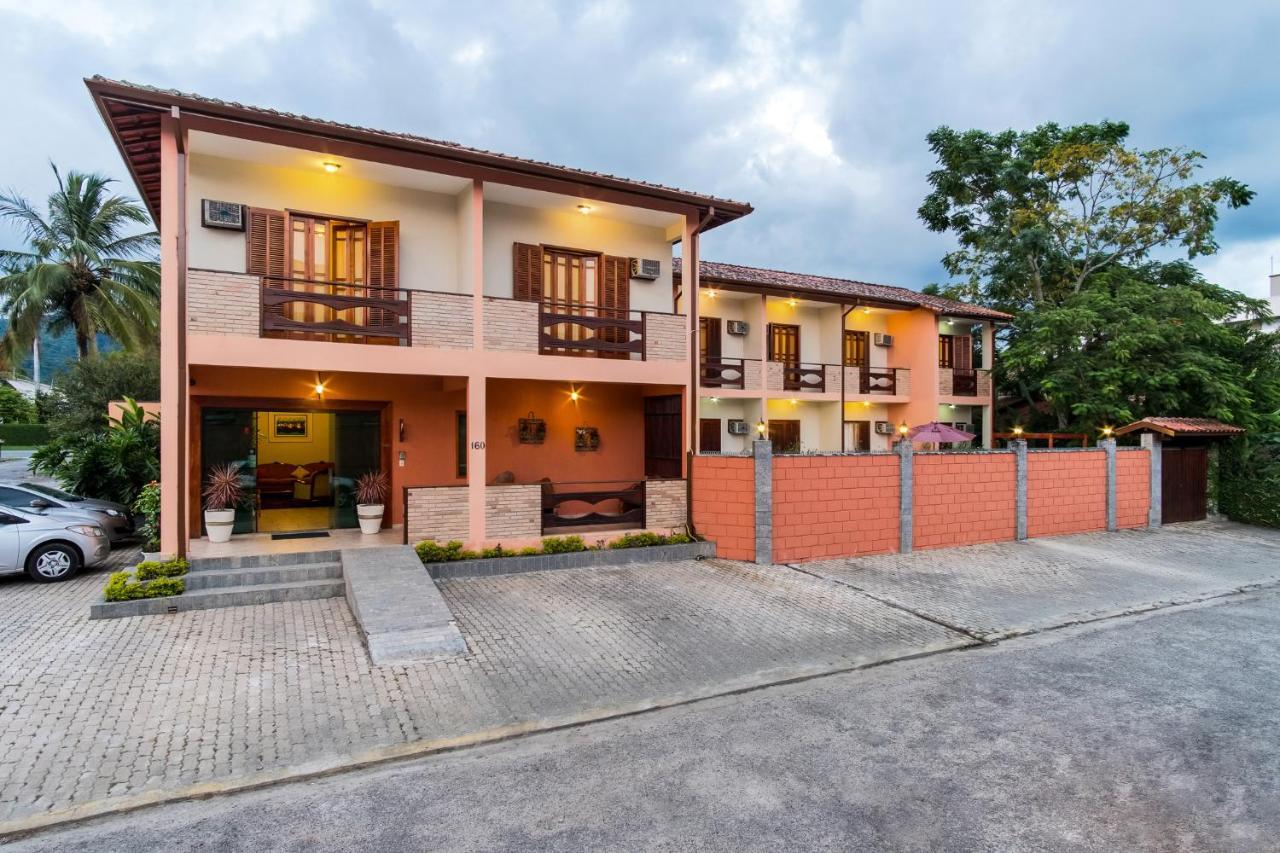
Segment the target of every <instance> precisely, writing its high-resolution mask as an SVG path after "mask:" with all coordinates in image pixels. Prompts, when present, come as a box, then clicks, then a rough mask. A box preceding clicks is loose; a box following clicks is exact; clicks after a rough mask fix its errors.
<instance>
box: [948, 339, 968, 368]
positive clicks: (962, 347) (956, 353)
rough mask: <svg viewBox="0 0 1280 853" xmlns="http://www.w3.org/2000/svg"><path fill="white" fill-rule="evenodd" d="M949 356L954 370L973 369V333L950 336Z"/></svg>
mask: <svg viewBox="0 0 1280 853" xmlns="http://www.w3.org/2000/svg"><path fill="white" fill-rule="evenodd" d="M952 341H953V343H952V346H953V347H954V349H953V350H952V355H951V358H952V360H953V361H954V363H955V367H956V370H972V369H973V335H956V336H954V337H953V338H952Z"/></svg>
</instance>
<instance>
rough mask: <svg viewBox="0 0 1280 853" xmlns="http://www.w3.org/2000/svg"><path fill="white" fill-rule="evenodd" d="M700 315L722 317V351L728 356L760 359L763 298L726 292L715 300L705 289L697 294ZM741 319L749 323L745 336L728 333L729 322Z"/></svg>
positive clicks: (724, 355) (722, 353) (721, 352)
mask: <svg viewBox="0 0 1280 853" xmlns="http://www.w3.org/2000/svg"><path fill="white" fill-rule="evenodd" d="M698 316H699V317H719V318H720V319H721V324H720V326H721V328H720V354H721V355H722V356H723V357H725V358H759V357H760V341H761V336H762V335H763V334H764V332H763V331H761V329H760V297H758V296H751V297H748V298H746V299H738V298H736V297H730V296H725V295H724V294H723V293H722V294H720V295H719V296H717V297H716V298H715V299H711V298H709V297H708V296H707V290H706V288H702V292H701V293H699V294H698ZM730 320H742V321H744V322H746V324H747V334H746V335H731V334H729V327H728V322H729V321H730Z"/></svg>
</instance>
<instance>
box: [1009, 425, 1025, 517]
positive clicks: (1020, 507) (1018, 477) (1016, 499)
mask: <svg viewBox="0 0 1280 853" xmlns="http://www.w3.org/2000/svg"><path fill="white" fill-rule="evenodd" d="M1010 446H1012V448H1013V470H1014V496H1013V507H1014V509H1013V511H1014V518H1015V521H1014V538H1015V539H1018V540H1019V541H1021V540H1023V539H1026V538H1027V440H1026V439H1025V438H1016V439H1014V440H1013V441H1011V442H1010Z"/></svg>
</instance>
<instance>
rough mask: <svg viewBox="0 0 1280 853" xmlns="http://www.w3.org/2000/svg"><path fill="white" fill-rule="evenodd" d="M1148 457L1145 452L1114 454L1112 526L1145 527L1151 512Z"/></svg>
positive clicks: (1128, 451) (1125, 451)
mask: <svg viewBox="0 0 1280 853" xmlns="http://www.w3.org/2000/svg"><path fill="white" fill-rule="evenodd" d="M1150 469H1151V454H1150V452H1149V451H1147V450H1129V449H1126V450H1117V451H1116V524H1117V525H1119V526H1120V527H1146V526H1147V513H1148V511H1149V510H1150V509H1151V480H1150V477H1151V470H1150Z"/></svg>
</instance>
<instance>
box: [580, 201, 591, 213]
mask: <svg viewBox="0 0 1280 853" xmlns="http://www.w3.org/2000/svg"><path fill="white" fill-rule="evenodd" d="M578 212H579V213H581V214H582V215H584V216H585V215H586V214H588V213H590V212H591V205H589V204H580V205H578Z"/></svg>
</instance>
